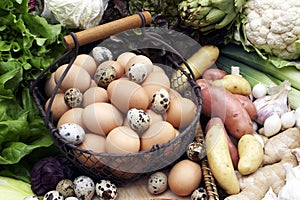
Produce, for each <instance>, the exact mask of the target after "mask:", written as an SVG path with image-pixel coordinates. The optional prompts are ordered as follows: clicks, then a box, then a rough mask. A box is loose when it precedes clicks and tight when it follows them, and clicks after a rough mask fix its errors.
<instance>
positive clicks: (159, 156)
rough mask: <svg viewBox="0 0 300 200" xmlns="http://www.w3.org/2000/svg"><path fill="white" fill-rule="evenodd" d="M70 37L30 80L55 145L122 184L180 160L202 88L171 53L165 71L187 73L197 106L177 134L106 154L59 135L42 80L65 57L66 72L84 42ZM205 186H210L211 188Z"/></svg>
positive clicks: (86, 168) (91, 171) (92, 172)
mask: <svg viewBox="0 0 300 200" xmlns="http://www.w3.org/2000/svg"><path fill="white" fill-rule="evenodd" d="M139 16H140V20H141V26H145V24H146V23H147V22H146V21H145V18H144V16H143V14H139ZM131 28H132V27H131ZM99 31H101V30H99ZM122 31H124V30H121V32H122ZM105 34H106V33H105ZM115 34H116V33H115ZM107 36H109V35H107ZM71 37H72V39H73V42H74V45H71V46H70V47H69V50H68V51H66V53H65V54H64V55H63V56H62V57H61V58H59V59H57V60H56V61H54V62H53V63H52V64H51V65H50V66H48V67H47V68H46V69H45V70H43V71H42V72H41V73H40V75H39V76H38V78H37V79H36V80H35V81H33V82H32V83H31V94H32V96H33V98H34V101H35V102H36V104H37V106H38V108H39V110H40V113H41V115H42V117H43V119H44V122H45V125H46V126H47V128H48V129H49V131H50V134H51V136H52V138H53V141H54V144H55V145H56V146H57V147H58V149H59V150H60V151H61V152H62V153H63V154H64V155H65V156H66V157H67V158H68V159H69V160H71V161H72V163H74V165H75V166H76V167H77V168H78V169H79V170H81V171H82V172H84V173H86V174H87V175H89V176H90V177H93V178H95V179H109V180H111V181H113V182H114V183H115V184H116V185H124V184H126V183H128V182H132V181H134V180H137V179H139V178H140V177H141V176H143V175H145V174H148V173H151V172H154V171H157V170H161V169H164V168H166V167H169V166H171V165H172V164H174V163H175V162H176V161H177V160H179V159H180V158H181V157H182V155H184V153H185V152H186V150H187V146H188V145H189V144H190V143H191V142H192V141H193V140H194V139H195V136H196V134H197V133H196V132H197V125H199V123H200V122H199V120H200V114H201V106H202V97H201V88H200V87H199V86H198V85H197V84H196V82H195V78H194V76H193V73H192V71H191V70H190V73H188V72H186V70H184V69H183V68H182V67H181V66H180V65H178V64H177V63H178V62H176V61H175V60H174V59H172V58H171V57H170V56H167V60H168V63H169V64H170V66H169V67H168V68H164V70H165V72H166V74H168V75H171V74H172V73H173V72H174V70H178V69H179V70H181V71H182V76H185V77H186V79H187V81H188V83H189V86H190V87H189V88H187V89H186V90H185V92H186V91H188V92H186V93H185V94H188V97H189V98H190V99H191V100H192V101H193V102H194V103H195V104H196V106H197V112H196V116H195V118H194V119H193V121H192V122H191V123H190V125H188V126H187V127H185V128H184V129H179V131H180V134H179V135H178V136H176V137H175V138H174V139H172V140H171V141H169V142H167V143H165V144H163V145H154V146H153V147H152V149H150V150H146V151H140V152H138V153H129V154H108V153H95V152H93V151H90V150H84V149H81V148H80V147H78V146H76V145H74V144H72V143H70V142H67V141H66V140H65V139H63V138H62V137H61V136H60V135H59V132H58V129H57V127H56V123H55V122H54V121H53V119H52V115H51V111H50V106H51V103H49V104H50V105H49V107H48V109H44V106H45V102H46V100H47V97H46V96H45V92H44V84H45V79H46V76H47V74H48V75H49V72H51V71H53V69H55V67H57V66H59V65H61V64H63V63H65V62H66V61H68V67H67V68H66V71H65V74H64V76H66V74H67V72H68V70H69V69H70V67H71V66H72V64H73V62H74V60H75V59H76V56H77V55H78V54H79V52H80V50H81V48H80V47H82V46H83V45H85V44H80V41H79V40H78V35H76V34H75V33H71ZM101 37H102V36H101ZM153 39H154V38H151V37H150V40H153ZM100 42H101V40H100ZM157 42H160V40H157ZM86 44H88V43H86ZM162 45H166V44H162ZM166 46H168V45H166ZM168 48H171V49H173V48H172V47H170V46H168ZM173 50H174V49H173ZM179 58H180V59H179V60H181V62H183V63H185V64H186V66H187V68H188V69H189V66H188V64H187V63H186V62H185V60H184V59H183V58H182V57H181V56H179ZM63 78H64V77H63ZM63 78H62V79H63ZM61 82H62V80H60V81H58V82H57V85H56V88H55V89H54V92H53V94H52V96H51V97H50V98H51V100H53V98H54V95H55V93H56V92H57V91H58V88H59V85H60V84H61ZM50 102H51V101H50ZM99 114H101V113H99ZM203 167H204V169H205V171H204V172H205V173H208V172H207V171H209V168H208V167H207V165H205V163H204V164H203V166H202V168H203ZM207 176H210V175H209V174H208V175H206V177H207ZM208 184H209V185H210V187H211V185H214V182H213V180H212V181H211V180H209V181H208ZM214 187H215V186H213V188H214ZM208 189H209V190H211V189H210V188H208ZM213 195H214V196H217V192H214V191H213ZM215 199H218V197H216V198H215Z"/></svg>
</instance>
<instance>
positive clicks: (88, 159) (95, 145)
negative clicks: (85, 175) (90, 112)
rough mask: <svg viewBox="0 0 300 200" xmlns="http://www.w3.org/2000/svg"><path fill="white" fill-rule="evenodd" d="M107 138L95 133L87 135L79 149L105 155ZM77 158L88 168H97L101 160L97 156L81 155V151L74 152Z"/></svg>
mask: <svg viewBox="0 0 300 200" xmlns="http://www.w3.org/2000/svg"><path fill="white" fill-rule="evenodd" d="M105 140H106V139H105V137H103V136H101V135H97V134H94V133H86V134H85V138H84V140H83V142H82V143H81V144H80V145H79V147H80V148H81V149H83V150H89V151H92V152H93V153H105V152H106V150H105ZM74 154H75V156H76V158H77V159H78V160H79V161H80V162H81V163H82V164H84V165H85V166H87V167H95V166H97V165H100V164H101V163H99V164H98V161H99V158H97V157H96V156H90V154H87V153H79V151H76V150H74Z"/></svg>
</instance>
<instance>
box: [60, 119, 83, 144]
mask: <svg viewBox="0 0 300 200" xmlns="http://www.w3.org/2000/svg"><path fill="white" fill-rule="evenodd" d="M58 131H59V135H60V136H61V137H63V138H64V139H65V140H67V141H68V142H71V143H72V144H75V145H76V144H80V143H82V141H83V140H84V136H85V130H84V129H83V128H82V127H81V126H80V125H79V124H75V123H66V124H62V125H60V127H59V128H58Z"/></svg>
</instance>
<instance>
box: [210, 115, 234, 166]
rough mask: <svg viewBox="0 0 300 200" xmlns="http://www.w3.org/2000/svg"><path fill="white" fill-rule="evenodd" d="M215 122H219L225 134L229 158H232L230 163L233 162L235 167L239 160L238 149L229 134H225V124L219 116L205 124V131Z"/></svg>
mask: <svg viewBox="0 0 300 200" xmlns="http://www.w3.org/2000/svg"><path fill="white" fill-rule="evenodd" d="M215 124H220V125H221V126H222V127H223V129H224V133H225V136H226V138H227V141H228V147H229V153H230V157H231V160H232V164H233V167H234V169H237V166H238V162H239V153H238V149H237V147H236V146H235V145H234V144H233V142H232V140H231V139H230V137H229V135H228V134H227V131H226V129H225V126H224V124H223V122H222V120H221V118H219V117H213V118H211V119H210V120H209V121H208V122H207V124H206V126H205V132H207V131H208V130H209V129H210V128H211V127H212V126H213V125H215Z"/></svg>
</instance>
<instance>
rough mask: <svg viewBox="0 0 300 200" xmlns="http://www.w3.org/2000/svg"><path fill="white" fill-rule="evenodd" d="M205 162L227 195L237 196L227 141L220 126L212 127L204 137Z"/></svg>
mask: <svg viewBox="0 0 300 200" xmlns="http://www.w3.org/2000/svg"><path fill="white" fill-rule="evenodd" d="M205 144H206V152H207V161H208V164H209V166H210V169H211V172H212V174H213V176H214V177H215V179H216V180H217V182H218V183H219V185H220V186H221V187H222V188H223V189H224V190H225V191H226V193H227V194H231V195H232V194H237V193H239V192H240V186H239V182H238V178H237V175H236V173H235V171H234V167H233V164H232V161H231V157H230V153H229V148H228V141H227V139H226V136H225V132H224V128H223V126H222V125H220V124H214V125H212V126H211V127H210V128H209V129H208V131H207V132H206V137H205Z"/></svg>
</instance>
